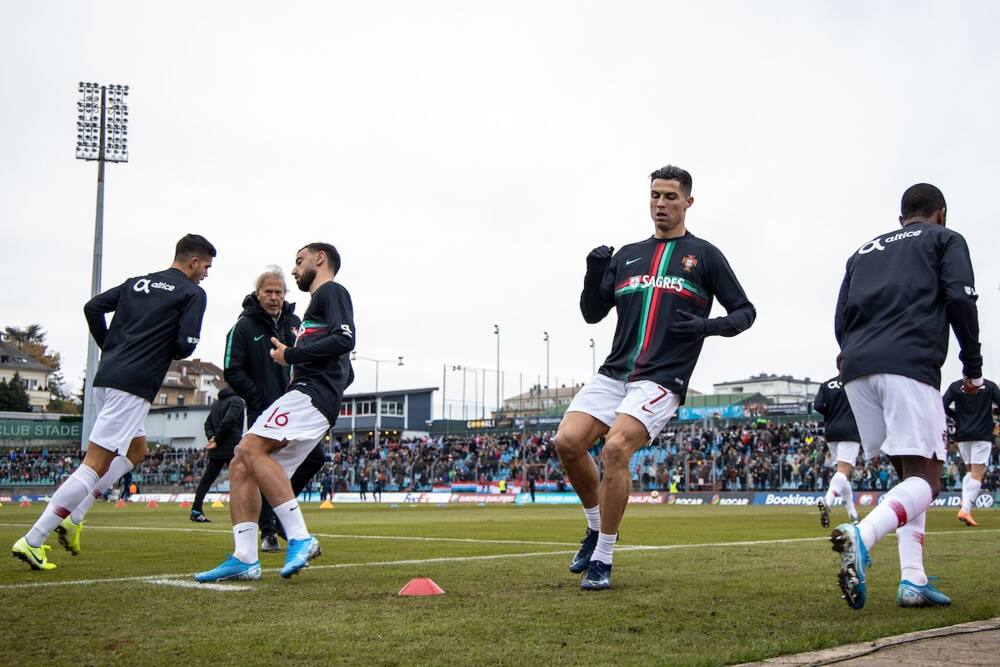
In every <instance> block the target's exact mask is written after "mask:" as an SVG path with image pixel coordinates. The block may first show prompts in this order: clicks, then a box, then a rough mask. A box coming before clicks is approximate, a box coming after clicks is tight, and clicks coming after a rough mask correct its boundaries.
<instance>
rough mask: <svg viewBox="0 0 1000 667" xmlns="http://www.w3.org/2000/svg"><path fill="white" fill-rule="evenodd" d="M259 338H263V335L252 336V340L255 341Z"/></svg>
mask: <svg viewBox="0 0 1000 667" xmlns="http://www.w3.org/2000/svg"><path fill="white" fill-rule="evenodd" d="M261 338H263V336H254V337H253V341H254V342H255V343H256V342H257V341H259V340H260V339H261Z"/></svg>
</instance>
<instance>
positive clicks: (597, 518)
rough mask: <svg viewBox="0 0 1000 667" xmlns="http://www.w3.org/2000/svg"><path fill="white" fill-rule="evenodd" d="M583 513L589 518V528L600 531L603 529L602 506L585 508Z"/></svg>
mask: <svg viewBox="0 0 1000 667" xmlns="http://www.w3.org/2000/svg"><path fill="white" fill-rule="evenodd" d="M583 513H584V515H585V516H586V517H587V528H590V529H591V530H598V531H599V530H600V529H601V506H600V505H594V506H593V507H584V508H583Z"/></svg>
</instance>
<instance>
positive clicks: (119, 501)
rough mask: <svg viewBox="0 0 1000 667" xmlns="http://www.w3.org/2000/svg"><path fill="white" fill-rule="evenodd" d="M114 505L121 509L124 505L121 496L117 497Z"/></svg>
mask: <svg viewBox="0 0 1000 667" xmlns="http://www.w3.org/2000/svg"><path fill="white" fill-rule="evenodd" d="M115 507H117V508H118V509H121V508H123V507H125V501H124V500H122V499H121V498H119V499H118V502H117V503H115Z"/></svg>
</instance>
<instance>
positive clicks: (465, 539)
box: [0, 523, 579, 547]
mask: <svg viewBox="0 0 1000 667" xmlns="http://www.w3.org/2000/svg"><path fill="white" fill-rule="evenodd" d="M0 527H3V528H31V524H25V523H0ZM87 530H88V531H91V530H136V531H150V532H164V533H225V534H226V535H231V534H232V531H231V530H225V529H219V528H194V527H192V528H170V527H166V526H163V527H160V526H91V525H90V524H87ZM312 535H314V536H316V537H329V538H333V539H355V540H397V541H407V540H410V541H414V542H462V543H466V544H527V545H529V546H538V547H575V546H577V545H578V544H579V542H544V541H537V540H490V539H478V538H474V537H424V536H420V535H354V534H348V533H343V534H341V533H312Z"/></svg>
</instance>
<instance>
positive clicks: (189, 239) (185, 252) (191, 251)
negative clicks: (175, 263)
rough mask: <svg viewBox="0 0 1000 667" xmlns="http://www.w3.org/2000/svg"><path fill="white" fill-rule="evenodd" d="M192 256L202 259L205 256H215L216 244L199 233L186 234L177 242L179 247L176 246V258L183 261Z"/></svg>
mask: <svg viewBox="0 0 1000 667" xmlns="http://www.w3.org/2000/svg"><path fill="white" fill-rule="evenodd" d="M192 257H200V258H202V259H204V258H205V257H215V246H214V245H212V244H211V243H209V242H208V239H206V238H205V237H204V236H201V235H199V234H185V235H184V237H183V238H182V239H181V240H180V241H178V242H177V247H176V248H174V259H175V260H181V261H183V260H186V259H191V258H192Z"/></svg>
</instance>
